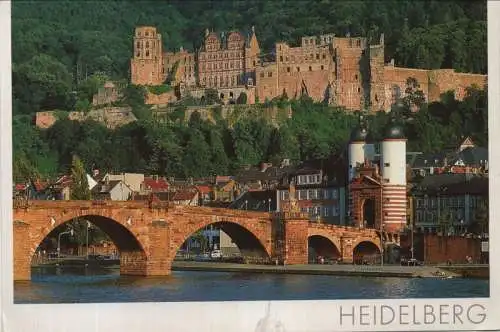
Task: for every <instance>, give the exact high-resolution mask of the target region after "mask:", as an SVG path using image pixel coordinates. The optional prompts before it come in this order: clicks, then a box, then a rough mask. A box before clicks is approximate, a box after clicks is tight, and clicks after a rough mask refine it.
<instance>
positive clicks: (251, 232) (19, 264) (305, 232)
mask: <svg viewBox="0 0 500 332" xmlns="http://www.w3.org/2000/svg"><path fill="white" fill-rule="evenodd" d="M75 218H84V219H86V220H88V221H90V222H91V223H93V224H94V225H96V226H97V227H99V228H100V229H101V230H102V231H104V232H105V233H106V234H107V235H108V236H109V237H110V238H111V240H112V241H113V242H114V243H115V245H116V247H117V248H118V250H119V251H120V273H121V274H124V275H144V276H155V275H156V276H158V275H168V274H169V273H170V270H171V265H172V261H173V259H174V257H175V254H176V252H177V251H178V250H179V248H180V247H181V246H182V244H183V243H184V242H185V241H186V240H187V239H188V238H189V237H190V236H191V235H192V234H193V233H195V232H196V231H198V230H200V229H203V228H204V227H205V226H207V225H214V226H217V227H220V228H221V229H222V230H223V231H224V232H226V233H227V234H228V235H229V236H230V237H231V239H232V240H233V242H234V243H236V245H237V246H238V248H239V249H240V251H241V253H242V254H243V255H244V256H246V257H248V256H257V257H259V258H265V259H266V260H267V261H269V262H274V261H275V260H278V261H279V262H282V263H285V264H307V263H308V255H309V250H310V248H311V247H312V248H314V250H315V251H316V252H317V253H318V254H322V255H330V256H334V257H341V258H342V259H343V261H344V262H352V260H353V257H354V256H355V255H356V250H357V248H361V247H362V246H361V244H368V246H366V247H368V248H369V247H370V246H371V247H372V248H375V250H376V251H378V252H380V251H379V250H380V234H379V233H378V232H377V231H375V230H373V229H358V228H353V227H344V226H335V225H327V224H319V223H311V222H309V219H308V216H307V215H306V214H302V213H292V212H285V213H283V212H281V213H268V212H255V211H245V210H233V209H223V208H210V207H189V206H180V205H169V204H165V203H151V202H135V201H123V202H119V201H29V202H23V203H22V204H20V203H15V204H14V213H13V222H14V279H15V280H29V279H30V277H31V260H32V258H33V256H34V253H35V251H36V250H37V248H38V246H39V245H40V244H41V243H42V241H43V240H44V239H45V238H46V237H47V236H48V235H49V234H50V233H51V232H52V231H53V230H54V229H56V228H57V227H58V226H60V225H62V224H64V223H66V222H69V221H71V220H73V219H75Z"/></svg>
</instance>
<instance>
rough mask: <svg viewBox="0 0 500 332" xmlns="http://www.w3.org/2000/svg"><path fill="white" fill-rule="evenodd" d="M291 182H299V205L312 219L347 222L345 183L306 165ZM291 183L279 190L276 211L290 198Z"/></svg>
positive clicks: (296, 173) (334, 222) (336, 222)
mask: <svg viewBox="0 0 500 332" xmlns="http://www.w3.org/2000/svg"><path fill="white" fill-rule="evenodd" d="M290 183H293V184H294V185H295V192H296V197H295V198H296V199H297V205H298V207H299V208H300V210H301V211H302V212H305V213H308V214H309V217H310V219H311V220H314V221H320V222H324V223H329V224H337V225H345V224H346V208H345V207H346V202H345V197H346V196H345V195H346V192H345V187H343V186H340V185H339V184H338V183H337V182H336V181H330V180H328V178H327V177H326V176H325V174H324V172H323V170H321V169H313V168H306V169H301V170H299V171H297V172H295V173H294V174H293V175H292V176H291V178H290ZM289 195H290V184H287V185H283V186H279V187H278V188H277V190H276V202H277V206H276V211H278V212H279V211H282V210H283V206H284V204H285V202H287V201H288V200H289Z"/></svg>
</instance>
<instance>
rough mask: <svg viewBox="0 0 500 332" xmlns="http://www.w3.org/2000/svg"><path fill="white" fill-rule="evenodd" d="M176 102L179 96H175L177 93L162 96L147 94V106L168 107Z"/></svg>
mask: <svg viewBox="0 0 500 332" xmlns="http://www.w3.org/2000/svg"><path fill="white" fill-rule="evenodd" d="M174 101H177V96H176V95H175V92H174V91H173V90H172V91H168V92H165V93H162V94H160V95H157V94H154V93H151V92H147V93H146V98H145V100H144V103H145V104H146V105H167V104H169V103H172V102H174Z"/></svg>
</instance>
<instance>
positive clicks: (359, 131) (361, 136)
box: [350, 126, 368, 142]
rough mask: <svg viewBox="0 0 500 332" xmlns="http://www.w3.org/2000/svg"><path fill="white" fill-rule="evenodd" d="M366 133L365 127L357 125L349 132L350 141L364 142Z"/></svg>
mask: <svg viewBox="0 0 500 332" xmlns="http://www.w3.org/2000/svg"><path fill="white" fill-rule="evenodd" d="M367 135H368V131H367V130H366V128H365V127H362V126H358V127H356V128H354V130H353V131H352V132H351V140H350V141H351V142H364V141H365V140H366V136H367Z"/></svg>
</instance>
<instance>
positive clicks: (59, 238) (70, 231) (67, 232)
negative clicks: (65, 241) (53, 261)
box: [57, 228, 74, 258]
mask: <svg viewBox="0 0 500 332" xmlns="http://www.w3.org/2000/svg"><path fill="white" fill-rule="evenodd" d="M63 234H70V235H71V236H73V234H74V231H73V228H72V229H70V230H69V231H66V232H62V233H59V236H58V237H57V258H59V255H60V254H61V235H63Z"/></svg>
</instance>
